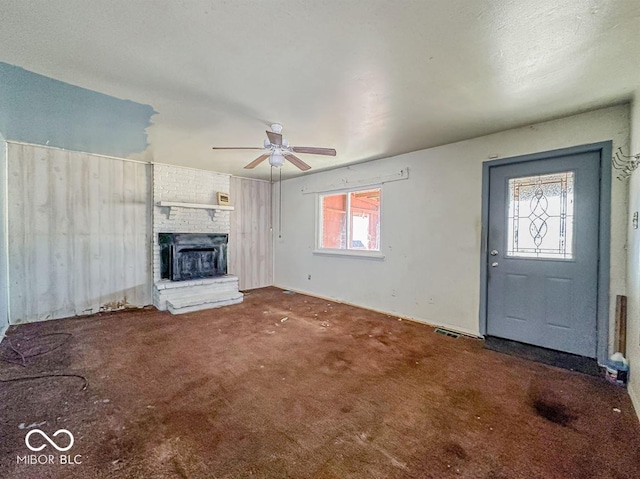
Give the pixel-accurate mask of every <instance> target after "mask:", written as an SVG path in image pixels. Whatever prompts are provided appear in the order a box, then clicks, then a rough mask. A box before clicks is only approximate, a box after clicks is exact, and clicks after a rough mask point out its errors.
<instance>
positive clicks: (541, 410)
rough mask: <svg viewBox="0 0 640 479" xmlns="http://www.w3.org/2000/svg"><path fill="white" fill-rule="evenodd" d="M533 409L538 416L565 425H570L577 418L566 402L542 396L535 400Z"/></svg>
mask: <svg viewBox="0 0 640 479" xmlns="http://www.w3.org/2000/svg"><path fill="white" fill-rule="evenodd" d="M533 409H534V410H535V411H536V414H538V416H540V417H543V418H545V419H546V420H547V421H551V422H553V423H555V424H559V425H560V426H563V427H567V426H569V425H570V424H571V423H572V422H573V421H574V420H575V419H576V416H574V415H573V414H571V413H570V412H569V411H568V410H567V407H566V406H565V405H564V404H560V403H557V402H551V401H548V400H546V399H542V398H537V399H535V400H534V401H533Z"/></svg>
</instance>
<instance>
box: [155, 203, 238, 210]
mask: <svg viewBox="0 0 640 479" xmlns="http://www.w3.org/2000/svg"><path fill="white" fill-rule="evenodd" d="M157 205H158V206H161V207H168V208H197V209H199V210H223V211H233V209H234V208H233V206H226V205H206V204H202V203H181V202H179V201H159V202H158V203H157Z"/></svg>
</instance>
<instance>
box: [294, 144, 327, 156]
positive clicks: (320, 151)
mask: <svg viewBox="0 0 640 479" xmlns="http://www.w3.org/2000/svg"><path fill="white" fill-rule="evenodd" d="M291 149H292V150H293V151H295V152H296V153H309V154H311V155H326V156H336V150H334V149H333V148H316V147H313V146H294V147H293V148H291Z"/></svg>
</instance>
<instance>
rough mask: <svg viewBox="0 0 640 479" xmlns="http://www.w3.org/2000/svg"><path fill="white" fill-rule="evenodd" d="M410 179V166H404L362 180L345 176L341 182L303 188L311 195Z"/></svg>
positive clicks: (304, 193) (306, 193)
mask: <svg viewBox="0 0 640 479" xmlns="http://www.w3.org/2000/svg"><path fill="white" fill-rule="evenodd" d="M408 179H409V167H408V166H407V167H404V168H402V169H401V170H400V171H397V172H395V173H391V174H388V175H381V176H376V177H375V178H366V179H361V180H350V179H348V178H343V179H342V180H341V181H340V182H339V183H332V184H329V185H324V186H318V187H306V186H304V187H303V188H302V190H301V191H302V194H303V195H309V194H313V193H326V192H329V191H336V190H347V189H354V188H359V187H367V186H379V185H381V184H383V183H389V182H391V181H398V180H408Z"/></svg>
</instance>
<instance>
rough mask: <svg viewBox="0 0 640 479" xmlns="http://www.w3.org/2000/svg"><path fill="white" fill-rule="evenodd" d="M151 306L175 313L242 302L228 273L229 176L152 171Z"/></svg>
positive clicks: (165, 167) (170, 169)
mask: <svg viewBox="0 0 640 479" xmlns="http://www.w3.org/2000/svg"><path fill="white" fill-rule="evenodd" d="M153 182H154V183H153V203H154V207H153V210H154V211H153V237H154V245H153V278H154V292H153V293H154V294H153V304H154V306H155V307H156V308H158V309H160V310H169V311H170V312H171V313H173V314H180V313H186V312H190V311H197V310H200V309H208V308H215V307H220V306H226V305H229V304H236V303H239V302H242V299H243V295H242V293H240V292H239V291H238V278H237V277H236V276H233V275H230V274H227V244H228V241H229V230H230V218H231V214H232V210H233V206H220V205H217V204H216V203H217V201H216V193H218V192H220V193H227V194H228V193H229V175H224V174H221V173H214V172H209V171H202V170H194V169H191V168H182V167H176V166H170V165H157V164H156V165H154V167H153Z"/></svg>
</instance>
